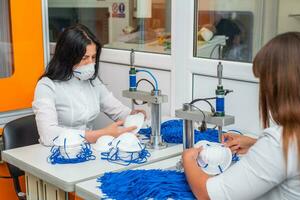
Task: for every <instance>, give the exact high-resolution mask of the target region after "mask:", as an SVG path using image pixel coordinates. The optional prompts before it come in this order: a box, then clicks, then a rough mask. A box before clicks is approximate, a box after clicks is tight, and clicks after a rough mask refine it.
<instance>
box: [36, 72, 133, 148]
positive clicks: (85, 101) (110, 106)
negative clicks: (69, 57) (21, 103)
mask: <svg viewBox="0 0 300 200" xmlns="http://www.w3.org/2000/svg"><path fill="white" fill-rule="evenodd" d="M32 109H33V112H34V114H35V118H36V122H37V128H38V131H39V135H40V142H41V143H42V144H44V145H52V144H53V139H54V138H55V137H57V136H58V135H59V134H60V133H61V132H62V131H68V132H70V133H77V134H82V135H84V133H85V130H92V129H93V121H94V120H95V118H96V117H97V116H98V114H99V113H100V111H102V112H104V113H105V114H107V115H108V116H109V117H110V118H111V119H113V120H118V119H125V118H126V116H127V115H129V113H130V112H131V110H130V109H129V108H128V107H126V106H124V105H123V104H122V103H121V102H120V101H119V100H117V99H116V98H115V97H114V96H113V95H112V93H111V92H109V91H108V90H107V88H106V87H105V86H104V85H103V84H102V83H101V81H100V80H99V79H98V78H97V79H95V80H94V81H93V85H92V84H91V83H90V81H86V80H79V79H77V78H76V77H73V78H71V79H70V80H68V81H53V80H51V79H49V78H47V77H44V78H42V79H41V80H39V82H38V84H37V86H36V89H35V95H34V101H33V102H32Z"/></svg>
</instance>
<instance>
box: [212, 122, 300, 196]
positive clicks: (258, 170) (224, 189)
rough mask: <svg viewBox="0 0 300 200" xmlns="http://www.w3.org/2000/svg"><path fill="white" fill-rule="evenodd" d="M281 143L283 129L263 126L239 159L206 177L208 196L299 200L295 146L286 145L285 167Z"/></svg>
mask: <svg viewBox="0 0 300 200" xmlns="http://www.w3.org/2000/svg"><path fill="white" fill-rule="evenodd" d="M282 146H283V145H282V128H281V127H279V126H274V127H272V128H268V129H265V130H264V132H263V134H262V135H261V136H260V137H259V138H258V140H257V142H256V143H255V144H254V145H253V146H252V147H251V148H250V149H249V152H248V153H247V154H246V155H245V156H243V157H242V158H241V160H240V161H239V162H237V163H236V164H234V165H232V166H231V167H230V168H229V169H228V170H227V171H225V172H224V173H222V174H220V175H218V176H215V177H212V178H209V179H208V181H207V183H206V187H207V191H208V195H209V197H210V199H212V200H221V199H232V200H247V199H261V200H277V199H278V200H285V199H286V200H287V199H288V200H299V199H300V173H299V170H298V169H299V168H298V167H297V166H298V153H297V145H296V143H292V144H290V146H289V152H288V164H287V168H286V165H285V160H284V154H283V148H282Z"/></svg>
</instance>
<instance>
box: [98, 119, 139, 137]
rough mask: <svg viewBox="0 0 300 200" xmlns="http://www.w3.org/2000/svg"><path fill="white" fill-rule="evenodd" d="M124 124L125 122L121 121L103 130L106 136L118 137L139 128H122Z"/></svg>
mask: <svg viewBox="0 0 300 200" xmlns="http://www.w3.org/2000/svg"><path fill="white" fill-rule="evenodd" d="M123 124H124V121H122V120H119V121H117V122H114V123H112V124H110V125H108V126H107V127H105V128H103V133H104V135H111V136H114V137H118V136H119V135H121V134H122V133H126V132H130V131H133V130H134V129H136V128H137V127H136V126H131V127H127V128H124V127H120V126H122V125H123Z"/></svg>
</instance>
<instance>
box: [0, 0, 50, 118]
mask: <svg viewBox="0 0 300 200" xmlns="http://www.w3.org/2000/svg"><path fill="white" fill-rule="evenodd" d="M28 3H29V2H28V1H19V0H11V1H10V8H11V9H10V13H11V34H12V47H13V60H14V74H13V75H12V76H11V77H7V78H1V79H0V91H1V99H0V112H3V111H11V110H17V109H24V108H30V107H31V102H32V99H33V94H34V88H35V85H36V83H37V79H38V77H39V76H40V75H41V74H42V72H43V70H44V58H43V32H42V31H43V30H42V6H41V1H40V0H31V1H30V6H28Z"/></svg>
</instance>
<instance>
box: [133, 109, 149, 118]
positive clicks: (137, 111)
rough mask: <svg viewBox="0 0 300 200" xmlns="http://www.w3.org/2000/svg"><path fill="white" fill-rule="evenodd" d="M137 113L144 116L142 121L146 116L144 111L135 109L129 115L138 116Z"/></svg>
mask: <svg viewBox="0 0 300 200" xmlns="http://www.w3.org/2000/svg"><path fill="white" fill-rule="evenodd" d="M138 113H143V115H144V116H145V118H144V119H146V118H147V114H146V111H144V110H142V109H135V110H132V111H131V113H130V115H134V114H138Z"/></svg>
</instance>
